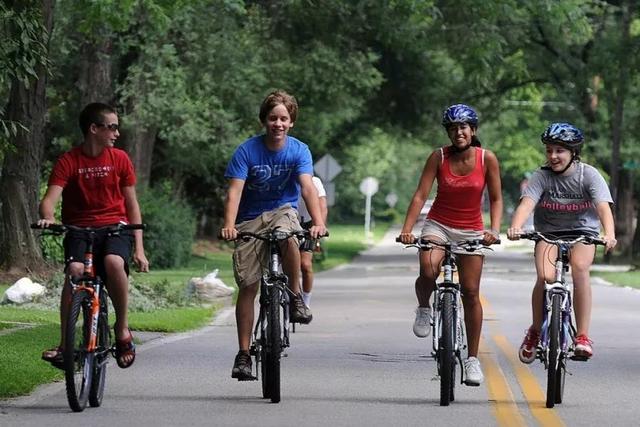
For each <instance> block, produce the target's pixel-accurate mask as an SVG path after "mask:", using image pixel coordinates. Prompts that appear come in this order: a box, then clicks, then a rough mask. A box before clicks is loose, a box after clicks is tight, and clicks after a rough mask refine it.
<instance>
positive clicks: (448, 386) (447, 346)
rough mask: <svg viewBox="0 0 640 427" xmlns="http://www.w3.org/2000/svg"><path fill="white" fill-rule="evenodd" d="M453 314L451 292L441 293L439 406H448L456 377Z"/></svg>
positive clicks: (452, 394)
mask: <svg viewBox="0 0 640 427" xmlns="http://www.w3.org/2000/svg"><path fill="white" fill-rule="evenodd" d="M455 326H456V325H455V316H454V303H453V294H452V293H449V292H445V293H444V295H442V307H441V319H440V328H441V329H440V339H439V346H438V347H439V348H438V365H439V368H440V406H449V403H450V402H451V401H452V400H453V396H454V387H455V379H456V358H455V347H454V341H455V337H456V334H455Z"/></svg>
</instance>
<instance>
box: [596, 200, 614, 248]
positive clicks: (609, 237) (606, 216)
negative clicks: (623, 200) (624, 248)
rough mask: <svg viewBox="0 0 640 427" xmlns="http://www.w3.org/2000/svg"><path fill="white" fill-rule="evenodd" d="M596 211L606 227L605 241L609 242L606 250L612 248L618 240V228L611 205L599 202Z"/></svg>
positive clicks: (603, 226)
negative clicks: (616, 228)
mask: <svg viewBox="0 0 640 427" xmlns="http://www.w3.org/2000/svg"><path fill="white" fill-rule="evenodd" d="M596 211H597V212H598V217H599V218H600V222H601V223H602V228H604V237H603V239H604V241H605V242H606V243H607V245H606V246H605V248H606V251H607V252H609V251H610V250H612V249H613V248H614V247H615V246H616V244H617V243H618V241H617V240H616V230H615V226H614V222H613V213H612V212H611V205H610V204H609V203H608V202H599V203H597V204H596Z"/></svg>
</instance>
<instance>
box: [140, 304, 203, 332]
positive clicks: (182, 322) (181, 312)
mask: <svg viewBox="0 0 640 427" xmlns="http://www.w3.org/2000/svg"><path fill="white" fill-rule="evenodd" d="M215 309H216V308H215V307H178V308H169V309H165V310H158V311H154V312H151V313H142V312H132V313H130V314H129V323H130V324H131V329H135V330H139V331H157V332H182V331H188V330H191V329H196V328H199V327H201V326H205V325H206V324H207V323H208V322H209V321H210V319H211V317H213V314H214V312H215Z"/></svg>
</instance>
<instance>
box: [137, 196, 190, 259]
mask: <svg viewBox="0 0 640 427" xmlns="http://www.w3.org/2000/svg"><path fill="white" fill-rule="evenodd" d="M170 193H171V191H170V188H169V187H168V186H166V185H165V186H160V187H156V188H148V189H145V190H144V191H143V192H141V193H140V195H139V202H140V210H141V212H142V221H143V222H144V223H145V224H147V229H146V230H145V231H144V248H145V252H146V255H147V258H148V259H149V264H150V265H151V267H152V268H173V267H181V266H184V265H186V264H187V262H188V261H189V259H190V256H191V246H192V244H193V240H194V235H195V229H196V220H195V214H194V213H193V210H192V209H191V208H190V207H189V206H188V205H187V204H186V203H185V202H184V201H182V200H179V199H176V198H174V197H172V196H171V195H170Z"/></svg>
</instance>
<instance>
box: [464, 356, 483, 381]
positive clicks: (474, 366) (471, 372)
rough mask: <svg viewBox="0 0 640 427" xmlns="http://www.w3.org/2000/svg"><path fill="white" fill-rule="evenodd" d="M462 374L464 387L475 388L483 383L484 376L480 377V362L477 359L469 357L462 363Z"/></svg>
mask: <svg viewBox="0 0 640 427" xmlns="http://www.w3.org/2000/svg"><path fill="white" fill-rule="evenodd" d="M464 372H465V381H464V383H465V384H466V385H471V386H477V385H480V384H482V382H483V381H484V375H482V369H481V368H480V361H479V360H478V358H477V357H469V358H467V360H465V361H464Z"/></svg>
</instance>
